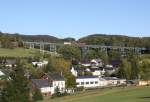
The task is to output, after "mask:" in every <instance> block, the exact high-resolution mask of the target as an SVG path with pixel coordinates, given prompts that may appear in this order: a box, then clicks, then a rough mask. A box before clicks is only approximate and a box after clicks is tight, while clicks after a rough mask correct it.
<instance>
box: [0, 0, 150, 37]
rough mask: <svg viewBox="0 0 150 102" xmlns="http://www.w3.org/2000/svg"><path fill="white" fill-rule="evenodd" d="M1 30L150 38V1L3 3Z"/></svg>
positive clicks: (0, 6) (12, 0) (15, 0)
mask: <svg viewBox="0 0 150 102" xmlns="http://www.w3.org/2000/svg"><path fill="white" fill-rule="evenodd" d="M0 31H1V32H7V33H20V34H28V35H30V34H32V35H36V34H41V35H42V34H44V35H52V36H56V37H59V38H65V37H74V38H76V39H78V38H81V37H84V36H87V35H90V34H115V35H116V34H119V35H120V34H121V35H128V36H136V37H145V36H148V37H150V0H0Z"/></svg>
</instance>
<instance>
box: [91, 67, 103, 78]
mask: <svg viewBox="0 0 150 102" xmlns="http://www.w3.org/2000/svg"><path fill="white" fill-rule="evenodd" d="M89 71H90V72H91V73H92V75H93V76H103V75H104V73H105V70H104V68H103V67H98V68H90V69H89Z"/></svg>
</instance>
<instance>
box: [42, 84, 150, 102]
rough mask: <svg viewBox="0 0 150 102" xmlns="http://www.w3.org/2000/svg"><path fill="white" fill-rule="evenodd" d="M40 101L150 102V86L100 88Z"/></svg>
mask: <svg viewBox="0 0 150 102" xmlns="http://www.w3.org/2000/svg"><path fill="white" fill-rule="evenodd" d="M40 102H150V87H132V88H115V89H101V90H100V89H98V90H92V91H85V92H80V93H76V94H74V95H70V96H65V97H62V98H56V99H50V100H45V101H40Z"/></svg>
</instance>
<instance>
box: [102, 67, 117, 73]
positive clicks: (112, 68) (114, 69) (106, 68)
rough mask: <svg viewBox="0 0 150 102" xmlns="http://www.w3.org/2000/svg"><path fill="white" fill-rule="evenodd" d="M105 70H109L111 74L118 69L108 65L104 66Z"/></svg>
mask: <svg viewBox="0 0 150 102" xmlns="http://www.w3.org/2000/svg"><path fill="white" fill-rule="evenodd" d="M104 70H105V72H108V73H109V74H112V73H114V72H115V71H116V70H117V68H116V67H113V66H112V65H106V66H105V67H104Z"/></svg>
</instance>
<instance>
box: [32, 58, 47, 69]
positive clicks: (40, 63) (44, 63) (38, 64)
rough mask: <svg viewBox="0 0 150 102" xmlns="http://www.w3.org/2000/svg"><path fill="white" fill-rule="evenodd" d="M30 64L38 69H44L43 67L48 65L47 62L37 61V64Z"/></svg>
mask: <svg viewBox="0 0 150 102" xmlns="http://www.w3.org/2000/svg"><path fill="white" fill-rule="evenodd" d="M32 64H33V65H34V66H37V67H39V68H41V67H44V66H45V65H47V64H48V61H45V60H44V61H39V62H32Z"/></svg>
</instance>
